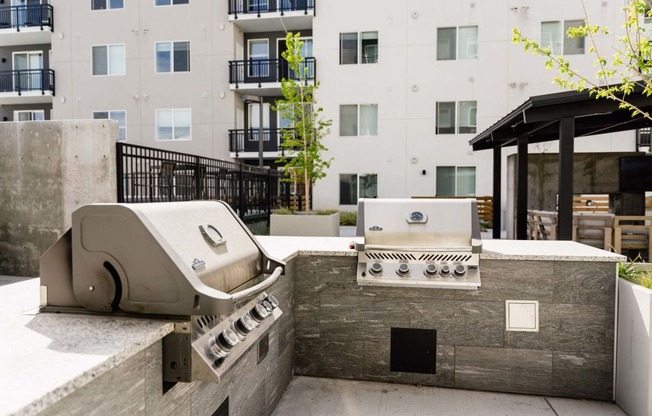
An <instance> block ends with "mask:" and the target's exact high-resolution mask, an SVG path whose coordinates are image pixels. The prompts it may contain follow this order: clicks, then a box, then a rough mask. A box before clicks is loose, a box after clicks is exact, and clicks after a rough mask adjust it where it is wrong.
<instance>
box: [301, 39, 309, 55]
mask: <svg viewBox="0 0 652 416" xmlns="http://www.w3.org/2000/svg"><path fill="white" fill-rule="evenodd" d="M301 41H302V42H303V45H301V56H302V57H304V58H310V57H312V39H301Z"/></svg>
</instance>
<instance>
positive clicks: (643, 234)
mask: <svg viewBox="0 0 652 416" xmlns="http://www.w3.org/2000/svg"><path fill="white" fill-rule="evenodd" d="M613 235H614V237H613V242H614V251H615V252H616V253H619V254H621V253H622V252H623V251H626V250H647V251H648V257H649V249H650V246H652V216H645V215H641V216H639V215H616V216H615V217H614V230H613Z"/></svg>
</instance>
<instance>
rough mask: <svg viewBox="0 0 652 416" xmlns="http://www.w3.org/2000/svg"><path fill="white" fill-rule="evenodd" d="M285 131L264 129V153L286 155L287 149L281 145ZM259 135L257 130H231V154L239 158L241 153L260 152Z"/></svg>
mask: <svg viewBox="0 0 652 416" xmlns="http://www.w3.org/2000/svg"><path fill="white" fill-rule="evenodd" d="M283 130H284V129H263V151H264V152H281V155H283V154H285V150H287V149H286V148H285V147H283V146H282V145H281V143H282V141H283ZM291 130H294V129H291ZM259 134H260V133H259V131H258V129H257V128H252V129H233V130H229V152H232V153H235V156H236V157H238V156H239V153H240V152H258V136H259Z"/></svg>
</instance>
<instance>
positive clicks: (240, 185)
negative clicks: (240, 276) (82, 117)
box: [116, 143, 290, 222]
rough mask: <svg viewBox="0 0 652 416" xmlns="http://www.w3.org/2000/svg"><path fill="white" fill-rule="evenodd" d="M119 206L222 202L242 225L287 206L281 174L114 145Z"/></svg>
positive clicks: (118, 144) (174, 153)
mask: <svg viewBox="0 0 652 416" xmlns="http://www.w3.org/2000/svg"><path fill="white" fill-rule="evenodd" d="M116 146H117V147H116V171H117V179H118V202H121V203H136V202H138V203H143V202H171V201H192V200H222V201H225V202H226V203H228V204H229V205H230V206H231V208H233V210H234V211H235V212H236V213H238V216H239V217H240V218H242V220H243V221H245V222H255V221H260V220H265V219H269V215H270V213H271V211H272V209H276V208H279V207H280V206H282V205H284V204H286V201H289V194H290V192H289V184H287V183H284V182H281V177H282V175H283V174H282V172H280V171H278V170H273V169H266V168H259V167H254V166H249V165H243V164H239V163H233V162H227V161H224V160H218V159H211V158H207V157H202V156H196V155H191V154H186V153H178V152H171V151H167V150H162V149H155V148H151V147H144V146H137V145H133V144H127V143H116Z"/></svg>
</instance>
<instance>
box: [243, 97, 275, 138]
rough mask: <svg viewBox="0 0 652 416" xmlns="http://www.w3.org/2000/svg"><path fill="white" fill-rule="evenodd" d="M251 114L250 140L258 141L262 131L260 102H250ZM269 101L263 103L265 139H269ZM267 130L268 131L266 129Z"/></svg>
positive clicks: (249, 111)
mask: <svg viewBox="0 0 652 416" xmlns="http://www.w3.org/2000/svg"><path fill="white" fill-rule="evenodd" d="M247 107H248V114H249V130H250V132H249V141H252V142H257V141H258V134H259V132H260V104H259V103H250V104H249V105H248V106H247ZM269 114H270V113H269V103H263V141H265V142H266V141H269ZM265 130H266V131H265Z"/></svg>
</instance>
